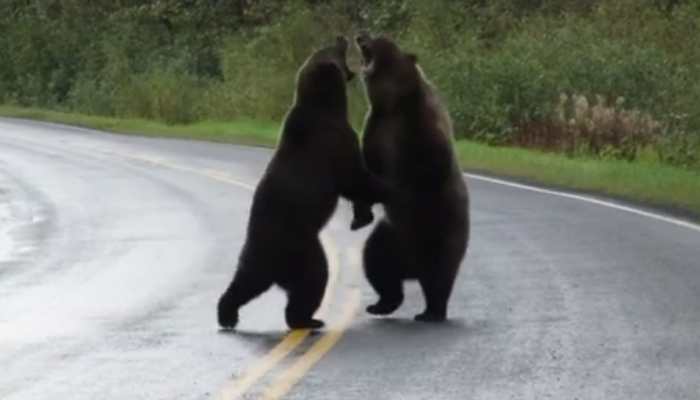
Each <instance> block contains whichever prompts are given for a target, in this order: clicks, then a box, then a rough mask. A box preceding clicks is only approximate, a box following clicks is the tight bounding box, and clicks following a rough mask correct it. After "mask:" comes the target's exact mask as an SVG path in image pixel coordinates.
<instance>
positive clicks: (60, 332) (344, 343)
mask: <svg viewBox="0 0 700 400" xmlns="http://www.w3.org/2000/svg"><path fill="white" fill-rule="evenodd" d="M269 156H270V152H269V150H265V149H256V148H248V147H238V146H231V145H222V144H211V143H198V142H189V141H180V140H167V139H147V138H139V137H128V136H119V135H110V134H102V133H98V132H94V131H89V130H85V129H78V128H69V127H65V126H61V125H54V124H44V123H36V122H27V121H19V120H10V119H0V365H2V366H3V368H2V374H0V398H1V399H49V398H51V399H56V398H59V399H63V398H65V399H95V398H99V399H127V398H128V399H206V398H234V397H241V398H251V399H253V398H279V397H284V398H291V399H511V398H512V399H546V398H553V399H597V398H605V399H631V398H634V399H696V398H700V375H699V374H698V371H700V227H699V226H697V225H694V224H693V223H686V222H683V221H679V220H676V219H673V218H670V219H665V218H664V217H663V216H659V215H658V214H655V213H653V211H652V212H651V213H650V214H646V213H647V212H649V211H645V210H638V209H625V208H624V207H625V206H624V205H622V206H616V205H615V204H611V203H608V202H605V201H602V202H596V201H595V200H593V201H591V199H589V198H579V197H578V196H570V197H566V195H562V194H560V193H550V192H548V191H537V190H532V189H531V188H523V187H518V186H517V185H508V184H504V182H500V181H497V180H496V181H494V180H489V179H484V178H481V177H476V176H470V177H467V178H466V179H467V181H468V185H469V187H470V191H471V195H472V232H473V234H472V237H473V239H472V242H471V244H470V249H469V254H468V256H467V258H466V259H465V261H464V264H463V266H462V270H461V273H460V275H459V277H458V282H457V283H456V286H455V291H454V294H453V297H452V300H451V305H450V316H451V321H450V322H449V323H447V324H444V325H424V324H418V323H414V322H413V321H412V316H413V315H414V314H416V313H417V312H419V311H421V308H422V298H421V295H420V291H419V289H418V287H417V285H415V284H408V285H407V290H406V294H407V295H406V302H405V304H404V305H403V306H402V307H401V308H400V309H399V311H398V312H397V313H396V314H395V315H394V316H392V317H390V318H373V317H370V316H368V315H367V314H365V313H364V311H363V309H364V307H365V306H366V305H367V304H370V303H372V302H373V301H374V294H373V293H372V291H371V289H370V288H369V286H368V284H367V283H366V281H365V280H364V279H363V278H362V276H361V272H360V261H359V254H360V248H361V246H362V242H363V240H364V239H365V237H366V235H367V233H368V232H369V229H367V228H365V229H363V230H361V231H360V232H357V233H352V232H350V231H349V230H348V229H347V226H348V225H349V221H350V210H349V206H348V205H347V204H345V203H341V204H340V205H339V208H338V212H337V214H336V216H335V217H334V219H333V220H332V221H331V223H330V224H329V226H328V227H327V229H326V230H325V231H324V233H323V238H324V244H325V245H326V246H325V247H326V252H327V253H328V257H329V260H330V261H331V262H330V263H331V267H332V268H331V276H332V278H333V279H332V280H331V283H330V284H329V288H328V290H327V296H326V298H325V300H324V306H323V310H322V314H323V315H324V317H325V318H326V320H327V322H329V325H330V327H329V328H328V329H327V330H325V331H323V332H321V333H319V334H309V333H308V332H306V331H299V332H295V333H292V334H289V333H288V332H287V330H286V326H285V324H284V319H283V313H282V310H283V307H284V296H283V295H282V293H281V292H279V291H276V290H275V291H271V292H268V293H266V294H265V295H263V296H262V297H260V298H259V299H257V300H256V301H254V302H253V303H251V304H250V305H248V306H247V307H246V308H244V309H243V310H242V313H241V323H240V326H239V327H240V330H239V332H237V333H222V332H220V331H219V330H218V327H217V325H216V321H215V312H214V310H215V305H216V301H217V299H218V296H219V294H220V293H221V291H222V290H223V289H225V287H226V285H227V284H228V281H229V279H230V277H231V276H232V273H233V268H234V267H235V261H236V258H237V255H238V252H239V250H240V247H241V245H242V241H243V239H244V236H243V235H244V232H245V226H246V221H247V212H248V208H249V206H250V199H251V194H252V192H251V188H252V187H254V185H255V183H256V182H257V179H258V178H259V176H260V174H261V172H262V169H263V168H264V166H265V164H266V162H267V160H268V159H269ZM699 195H700V194H699ZM615 207H617V208H615ZM620 207H623V209H620ZM290 234H293V233H292V232H290ZM271 251H274V249H272V248H271Z"/></svg>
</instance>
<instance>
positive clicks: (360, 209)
mask: <svg viewBox="0 0 700 400" xmlns="http://www.w3.org/2000/svg"><path fill="white" fill-rule="evenodd" d="M352 213H353V218H352V222H351V223H350V229H351V230H353V231H356V230H358V229H360V228H364V227H365V226H367V225H369V224H371V223H372V221H374V214H373V213H372V208H371V206H370V205H369V204H367V203H365V202H363V201H354V202H353V203H352Z"/></svg>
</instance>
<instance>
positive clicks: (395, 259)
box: [356, 34, 469, 321]
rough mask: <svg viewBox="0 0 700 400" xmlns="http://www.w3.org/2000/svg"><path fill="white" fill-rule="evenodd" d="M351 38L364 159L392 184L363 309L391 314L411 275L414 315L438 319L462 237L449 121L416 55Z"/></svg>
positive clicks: (461, 202) (465, 204)
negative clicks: (419, 305)
mask: <svg viewBox="0 0 700 400" xmlns="http://www.w3.org/2000/svg"><path fill="white" fill-rule="evenodd" d="M356 41H357V46H358V48H359V49H360V52H361V53H362V59H363V80H364V84H365V89H366V93H367V97H368V100H369V103H370V110H369V113H368V114H367V117H366V120H365V128H364V135H363V152H364V158H365V162H366V165H367V167H368V168H369V170H370V171H371V172H372V173H373V174H376V175H377V176H378V177H379V178H381V179H382V180H383V181H386V182H387V183H388V184H390V185H391V186H392V187H394V189H395V190H396V196H394V198H393V199H391V200H390V201H388V202H387V203H385V204H384V208H385V210H386V217H385V218H384V219H382V220H381V221H380V222H379V223H378V224H377V226H376V227H375V229H374V231H373V232H372V233H371V235H370V237H369V239H368V240H367V243H366V244H365V248H364V254H363V257H364V268H365V274H366V276H367V278H368V280H369V282H370V284H371V285H372V287H373V288H374V290H375V291H376V292H377V294H378V295H379V300H378V301H377V303H376V304H374V305H371V306H369V307H367V311H368V312H369V313H371V314H377V315H385V314H390V313H392V312H394V311H395V310H396V309H397V308H398V307H399V306H400V305H401V303H402V302H403V297H404V295H403V281H404V280H406V279H417V280H418V281H419V283H420V286H421V289H422V290H423V294H424V296H425V302H426V307H425V310H424V311H423V312H422V313H421V314H418V315H416V317H415V319H416V320H419V321H443V320H445V319H446V318H447V303H448V300H449V297H450V293H451V291H452V286H453V284H454V280H455V278H456V275H457V272H458V270H459V266H460V264H461V262H462V259H463V257H464V255H465V253H466V249H467V242H468V240H469V198H468V193H467V187H466V184H465V183H464V179H463V177H462V171H461V170H460V167H459V164H458V162H457V159H456V156H455V154H454V150H453V147H452V126H451V121H450V118H449V116H448V114H447V111H446V110H445V108H444V107H443V106H442V105H441V104H440V100H439V99H438V97H437V95H436V93H435V90H434V89H433V87H432V86H431V84H430V83H429V82H427V81H426V79H425V78H424V76H423V73H422V71H421V70H420V68H419V66H418V65H417V64H416V56H415V55H413V54H410V53H405V52H403V51H401V49H400V48H399V47H398V46H397V45H396V44H395V43H394V42H392V41H391V40H389V39H387V38H384V37H376V38H372V37H371V36H369V35H368V34H361V35H359V36H358V37H357V38H356ZM358 209H360V208H359V207H358Z"/></svg>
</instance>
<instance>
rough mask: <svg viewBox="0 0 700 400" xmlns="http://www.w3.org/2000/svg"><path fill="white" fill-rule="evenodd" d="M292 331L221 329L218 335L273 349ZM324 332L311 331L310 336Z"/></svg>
mask: <svg viewBox="0 0 700 400" xmlns="http://www.w3.org/2000/svg"><path fill="white" fill-rule="evenodd" d="M291 332H292V331H291V330H288V329H280V330H269V331H256V330H241V329H219V331H218V333H219V334H220V335H224V336H227V337H231V338H233V339H236V341H239V342H245V343H246V344H250V345H255V346H265V347H272V346H275V345H276V344H278V343H279V342H280V341H282V340H284V338H285V337H286V336H287V335H289V334H290V333H291ZM323 332H324V331H323V330H319V331H315V330H314V331H311V333H310V334H309V335H310V336H312V337H313V336H316V335H319V334H322V333H323Z"/></svg>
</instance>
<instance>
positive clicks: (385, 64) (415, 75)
mask: <svg viewBox="0 0 700 400" xmlns="http://www.w3.org/2000/svg"><path fill="white" fill-rule="evenodd" d="M355 42H356V43H357V47H358V49H359V50H360V53H361V54H362V77H363V81H364V84H365V89H366V92H367V97H368V98H369V102H370V104H371V105H372V107H373V108H381V109H384V110H391V109H393V108H396V107H398V106H399V105H400V103H401V101H402V100H403V99H405V98H406V97H409V96H413V95H415V94H417V93H418V92H419V90H420V88H421V86H422V82H423V74H422V72H421V70H420V67H419V66H418V64H417V61H418V59H417V57H416V55H415V54H413V53H406V52H404V51H402V50H401V49H400V48H399V46H397V45H396V43H394V41H392V40H391V39H389V38H387V37H384V36H378V37H372V36H371V35H370V34H368V33H366V32H363V33H360V34H359V35H357V37H356V38H355Z"/></svg>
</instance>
